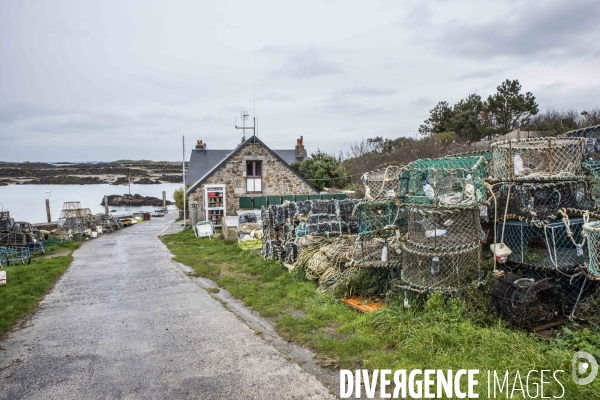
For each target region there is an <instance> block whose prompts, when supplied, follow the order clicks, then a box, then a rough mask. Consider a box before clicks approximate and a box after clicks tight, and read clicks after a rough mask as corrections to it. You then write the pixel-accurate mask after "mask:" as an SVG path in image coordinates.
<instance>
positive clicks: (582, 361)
mask: <svg viewBox="0 0 600 400" xmlns="http://www.w3.org/2000/svg"><path fill="white" fill-rule="evenodd" d="M571 368H572V370H573V382H575V383H576V384H577V385H587V384H588V383H590V382H591V381H593V380H594V379H595V378H596V375H598V362H597V361H596V359H595V358H594V356H593V355H591V354H590V353H587V352H585V351H578V352H577V353H575V354H573V362H572V364H571ZM586 375H587V376H586Z"/></svg>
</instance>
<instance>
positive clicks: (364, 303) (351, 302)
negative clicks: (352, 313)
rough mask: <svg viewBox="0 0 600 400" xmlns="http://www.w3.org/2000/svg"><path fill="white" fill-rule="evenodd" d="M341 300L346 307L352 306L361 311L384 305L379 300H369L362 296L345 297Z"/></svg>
mask: <svg viewBox="0 0 600 400" xmlns="http://www.w3.org/2000/svg"><path fill="white" fill-rule="evenodd" d="M342 302H343V303H344V304H346V305H347V306H348V307H351V308H354V309H355V310H358V311H360V312H362V313H368V312H372V311H377V310H381V309H382V308H384V307H386V305H385V304H384V303H382V302H380V301H373V302H369V300H368V299H364V298H362V297H350V298H347V299H342Z"/></svg>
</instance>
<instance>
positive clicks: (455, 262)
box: [402, 243, 482, 292]
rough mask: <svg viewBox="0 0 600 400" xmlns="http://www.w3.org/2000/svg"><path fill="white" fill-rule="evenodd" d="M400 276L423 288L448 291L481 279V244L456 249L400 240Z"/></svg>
mask: <svg viewBox="0 0 600 400" xmlns="http://www.w3.org/2000/svg"><path fill="white" fill-rule="evenodd" d="M402 253H403V262H402V280H403V281H404V282H407V283H408V284H409V285H410V286H412V287H414V288H418V289H421V290H426V291H444V292H451V291H456V290H459V289H462V288H465V287H473V286H476V284H477V283H478V282H479V281H480V279H481V276H482V273H481V246H480V245H479V244H474V245H470V246H465V247H463V248H460V249H456V250H445V251H443V250H429V249H424V248H422V247H418V246H415V245H411V244H410V243H402Z"/></svg>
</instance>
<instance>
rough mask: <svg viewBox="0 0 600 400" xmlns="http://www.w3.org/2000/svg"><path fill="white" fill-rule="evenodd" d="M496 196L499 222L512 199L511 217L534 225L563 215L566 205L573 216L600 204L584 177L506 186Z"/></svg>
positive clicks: (509, 214) (508, 215)
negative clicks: (594, 197)
mask: <svg viewBox="0 0 600 400" xmlns="http://www.w3.org/2000/svg"><path fill="white" fill-rule="evenodd" d="M509 190H510V192H509ZM509 195H510V198H508V196H509ZM496 199H497V207H498V215H497V220H498V221H502V220H503V219H504V211H505V209H506V202H507V201H508V210H507V218H508V219H519V220H521V221H525V222H527V223H531V224H533V225H542V224H546V223H548V222H549V221H550V220H553V219H556V218H559V217H560V214H559V210H561V209H563V208H564V209H566V210H567V213H568V214H569V215H581V214H583V213H584V212H585V211H594V209H595V207H596V206H595V202H594V199H593V197H592V192H591V188H590V184H589V183H588V182H587V181H584V180H579V181H563V182H545V183H543V182H541V183H516V184H513V185H502V186H501V187H500V188H499V190H498V192H497V193H496Z"/></svg>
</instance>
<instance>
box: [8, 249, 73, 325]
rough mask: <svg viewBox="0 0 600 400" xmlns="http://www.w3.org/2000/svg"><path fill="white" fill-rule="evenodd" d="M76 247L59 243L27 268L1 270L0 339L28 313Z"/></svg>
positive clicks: (18, 266)
mask: <svg viewBox="0 0 600 400" xmlns="http://www.w3.org/2000/svg"><path fill="white" fill-rule="evenodd" d="M79 246H80V244H79V243H75V242H71V243H59V244H56V245H54V246H51V247H49V248H48V250H47V252H46V255H45V256H34V257H33V258H32V260H31V264H25V265H23V264H21V263H18V264H11V265H10V266H8V267H5V268H4V270H5V271H6V282H7V284H6V285H5V286H0V337H1V336H2V335H3V334H4V333H6V332H7V331H8V330H9V329H11V328H12V327H13V325H14V324H15V323H16V322H17V321H18V320H19V319H20V318H22V317H24V316H25V315H27V314H28V313H30V312H31V311H32V310H33V309H34V308H35V307H36V306H37V305H38V303H39V302H40V300H42V298H43V297H44V295H46V293H48V291H49V290H50V289H51V288H52V286H53V285H54V283H55V282H56V281H57V279H58V278H59V277H60V276H61V275H62V274H63V272H65V270H66V269H67V268H68V266H69V264H71V261H73V251H75V249H77V248H78V247H79Z"/></svg>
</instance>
